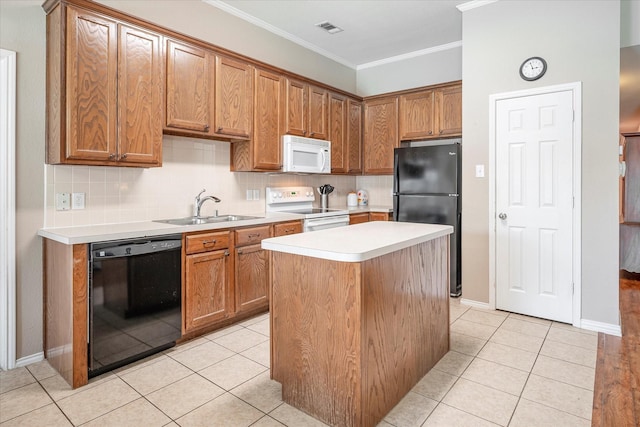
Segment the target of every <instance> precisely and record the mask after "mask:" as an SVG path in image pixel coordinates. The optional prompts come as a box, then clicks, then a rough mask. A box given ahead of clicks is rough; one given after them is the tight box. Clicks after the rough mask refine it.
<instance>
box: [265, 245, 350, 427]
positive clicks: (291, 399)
mask: <svg viewBox="0 0 640 427" xmlns="http://www.w3.org/2000/svg"><path fill="white" fill-rule="evenodd" d="M272 260H273V264H272V265H273V268H272V270H273V274H272V280H273V282H272V286H273V288H272V298H273V300H272V306H271V308H272V310H271V322H272V331H273V332H274V335H273V336H272V344H271V345H272V350H273V353H272V354H273V359H272V362H271V363H272V376H273V378H274V379H275V380H276V381H279V382H281V383H282V397H283V400H284V401H285V402H287V403H289V404H291V405H293V406H295V407H296V408H300V409H302V410H303V411H304V412H306V413H308V414H311V415H312V416H314V417H316V418H318V419H320V420H322V421H324V422H326V423H328V424H330V425H341V426H342V425H349V426H354V425H360V424H361V419H360V414H361V411H362V406H361V391H360V386H361V383H360V376H361V373H360V370H361V364H360V354H361V328H360V327H361V321H360V316H361V297H360V295H361V274H360V264H359V263H341V262H336V261H329V260H323V259H317V258H309V257H303V256H299V255H291V254H285V253H281V252H273V258H272ZM336 372H339V375H336Z"/></svg>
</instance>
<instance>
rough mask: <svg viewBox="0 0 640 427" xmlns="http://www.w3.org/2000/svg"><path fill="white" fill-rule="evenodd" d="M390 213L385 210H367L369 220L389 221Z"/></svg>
mask: <svg viewBox="0 0 640 427" xmlns="http://www.w3.org/2000/svg"><path fill="white" fill-rule="evenodd" d="M390 215H391V214H388V213H386V212H369V221H391V217H390Z"/></svg>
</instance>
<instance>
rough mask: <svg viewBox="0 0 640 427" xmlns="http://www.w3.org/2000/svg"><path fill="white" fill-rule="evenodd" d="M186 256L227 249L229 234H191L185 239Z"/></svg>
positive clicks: (226, 232) (225, 232) (223, 232)
mask: <svg viewBox="0 0 640 427" xmlns="http://www.w3.org/2000/svg"><path fill="white" fill-rule="evenodd" d="M185 246H186V249H185V250H186V252H187V254H196V253H198V252H208V251H215V250H218V249H225V248H228V247H229V232H228V231H221V232H217V233H202V234H192V235H190V236H187V237H186V245H185Z"/></svg>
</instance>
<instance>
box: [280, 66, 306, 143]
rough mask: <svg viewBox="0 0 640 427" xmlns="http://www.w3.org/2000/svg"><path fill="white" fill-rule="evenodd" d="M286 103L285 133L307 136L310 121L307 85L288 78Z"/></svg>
mask: <svg viewBox="0 0 640 427" xmlns="http://www.w3.org/2000/svg"><path fill="white" fill-rule="evenodd" d="M285 103H286V105H285V112H286V115H285V133H287V134H289V135H298V136H307V125H308V123H309V116H308V114H309V113H308V111H309V101H308V98H307V85H306V84H304V83H302V82H299V81H296V80H291V79H287V87H286V95H285Z"/></svg>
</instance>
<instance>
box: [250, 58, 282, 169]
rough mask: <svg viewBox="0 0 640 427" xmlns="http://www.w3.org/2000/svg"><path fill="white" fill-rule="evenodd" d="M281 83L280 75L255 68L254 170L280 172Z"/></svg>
mask: <svg viewBox="0 0 640 427" xmlns="http://www.w3.org/2000/svg"><path fill="white" fill-rule="evenodd" d="M283 93H284V79H283V78H282V76H280V75H279V74H274V73H271V72H269V71H266V70H262V69H259V68H256V70H255V93H254V108H253V113H254V129H253V150H252V151H253V152H252V157H253V162H252V163H253V168H254V169H262V170H280V169H281V168H282V154H281V153H282V142H281V140H280V137H281V136H282V130H283V128H284V123H283V121H284V111H283V109H284V108H285V105H284V102H283V101H284V100H283Z"/></svg>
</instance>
